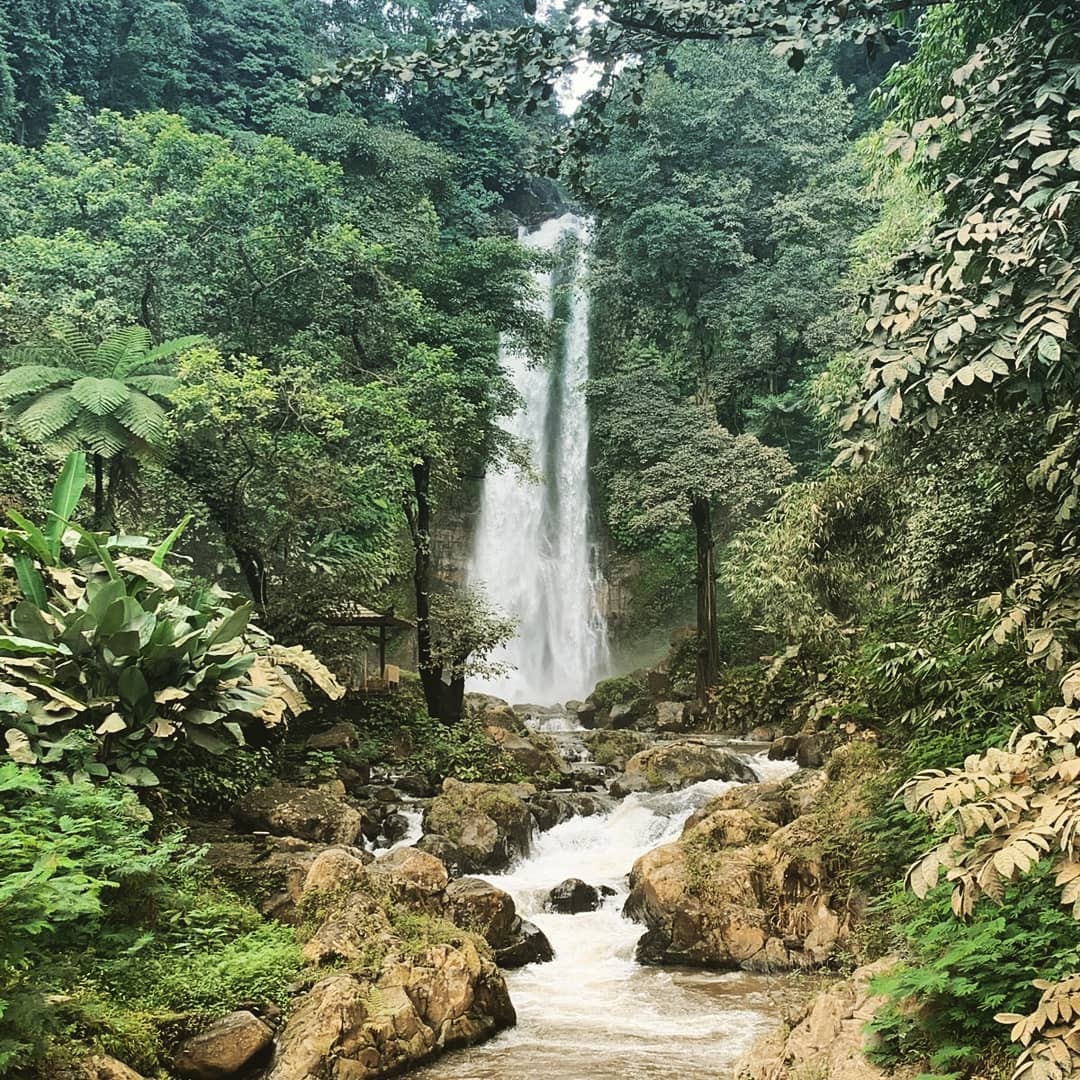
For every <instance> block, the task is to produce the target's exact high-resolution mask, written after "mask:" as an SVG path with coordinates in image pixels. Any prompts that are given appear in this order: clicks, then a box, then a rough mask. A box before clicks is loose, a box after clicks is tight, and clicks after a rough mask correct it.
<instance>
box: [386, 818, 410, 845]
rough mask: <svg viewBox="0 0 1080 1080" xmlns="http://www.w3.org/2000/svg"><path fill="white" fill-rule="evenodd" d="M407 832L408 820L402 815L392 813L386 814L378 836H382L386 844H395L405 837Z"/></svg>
mask: <svg viewBox="0 0 1080 1080" xmlns="http://www.w3.org/2000/svg"><path fill="white" fill-rule="evenodd" d="M408 832H409V819H408V818H407V817H406V816H405V815H404V814H399V813H393V814H387V815H386V817H384V818H383V820H382V828H381V830H380V831H379V835H380V836H382V837H383V838H384V839H385V840H386V841H387V843H388V844H396V843H397V842H398V841H399V840H401V839H402V838H403V837H405V836H406V835H407V834H408Z"/></svg>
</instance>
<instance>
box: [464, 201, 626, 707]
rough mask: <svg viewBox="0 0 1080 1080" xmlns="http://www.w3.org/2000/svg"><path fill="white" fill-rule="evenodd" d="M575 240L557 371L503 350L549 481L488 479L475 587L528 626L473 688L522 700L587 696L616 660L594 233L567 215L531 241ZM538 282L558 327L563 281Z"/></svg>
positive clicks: (525, 434) (548, 247)
mask: <svg viewBox="0 0 1080 1080" xmlns="http://www.w3.org/2000/svg"><path fill="white" fill-rule="evenodd" d="M569 238H572V239H576V240H578V241H579V242H580V246H579V248H578V251H577V254H576V256H575V260H574V265H573V268H572V276H571V281H570V282H569V283H568V284H569V292H570V295H569V303H568V309H569V311H568V318H567V323H566V330H565V333H564V334H563V337H562V342H561V347H560V348H558V349H557V350H556V355H555V357H554V358H553V360H552V363H551V364H550V365H538V364H534V363H533V364H531V363H530V362H529V359H528V357H526V356H525V355H523V354H522V353H521V352H519V351H517V350H515V349H512V348H510V347H508V346H506V347H504V348H503V353H502V362H503V366H504V367H505V368H506V370H507V371H508V372H509V373H510V376H511V378H512V379H513V382H514V385H515V386H516V387H517V389H518V391H519V392H520V393H521V396H522V398H523V399H524V402H525V407H524V409H523V410H522V411H520V412H519V413H518V414H517V415H516V416H515V417H514V418H513V419H512V421H511V423H510V424H509V425H508V429H509V430H510V432H511V434H513V435H515V436H516V437H517V438H519V439H521V440H522V441H523V442H524V443H525V444H526V445H527V446H528V447H529V450H530V453H531V456H532V460H533V463H534V465H535V466H536V467H537V469H538V470H539V471H540V473H541V480H540V482H539V483H533V482H530V481H529V480H528V479H526V478H523V477H521V476H519V475H517V474H516V473H515V472H513V471H511V470H504V471H503V472H499V473H496V472H491V473H489V474H488V476H487V477H486V479H485V481H484V487H483V492H482V496H481V503H480V517H479V521H478V524H477V531H476V540H475V546H474V549H473V555H472V559H471V561H470V566H469V579H470V581H473V582H476V583H483V584H484V586H485V587H486V589H487V593H488V596H489V597H490V599H491V600H492V601H493V602H494V603H495V604H496V605H497V606H498V607H500V608H502V609H504V610H505V611H507V612H508V613H510V614H511V615H513V616H515V617H516V618H517V620H518V636H517V637H516V638H515V639H514V641H512V642H511V643H510V645H509V646H508V647H507V649H506V650H505V653H504V654H503V655H502V656H499V657H497V659H499V660H504V661H506V662H507V663H508V664H511V665H513V669H514V670H512V671H511V672H509V673H508V674H507V675H505V676H503V677H502V678H499V679H492V680H488V681H486V682H485V683H483V684H479V685H477V686H475V687H473V688H474V689H479V690H483V691H486V692H487V693H492V694H498V695H499V696H500V697H504V698H508V699H510V700H511V701H516V702H526V701H531V702H541V703H547V702H552V701H555V700H561V698H560V697H559V695H564V696H569V697H578V698H581V697H584V696H585V695H586V694H587V693H588V692H589V691H590V690H591V689H592V687H593V684H594V683H595V682H596V681H597V679H599V678H601V677H602V676H603V675H604V674H605V673H606V667H607V662H608V647H607V628H606V625H605V622H604V618H603V615H602V613H601V610H600V604H599V587H600V584H601V581H600V575H599V570H598V567H597V555H596V549H595V545H594V544H593V543H592V541H591V538H590V530H589V477H588V455H589V417H588V410H587V407H586V403H585V381H586V379H587V378H588V374H589V302H588V296H587V295H586V292H585V289H584V287H583V282H582V278H583V274H584V269H585V257H586V247H587V241H588V230H587V227H586V225H585V223H584V222H583V221H581V219H580V218H577V217H575V216H574V215H572V214H566V215H564V216H563V217H560V218H556V219H553V220H551V221H547V222H545V223H544V224H543V225H542V226H541V227H540V228H539V229H538V230H537V231H536V232H533V233H530V234H528V235H527V236H524V237H523V238H522V242H523V243H524V244H526V245H528V246H529V247H533V248H537V249H538V250H541V251H547V252H552V251H556V250H557V249H558V248H559V246H560V245H561V244H562V243H563V242H564V241H565V240H567V239H569ZM537 285H538V289H539V293H540V296H541V300H542V303H543V305H544V311H545V314H546V315H547V317H548V318H549V319H550V318H552V317H553V316H554V314H555V310H556V302H555V301H556V279H555V275H554V274H552V273H542V274H538V275H537Z"/></svg>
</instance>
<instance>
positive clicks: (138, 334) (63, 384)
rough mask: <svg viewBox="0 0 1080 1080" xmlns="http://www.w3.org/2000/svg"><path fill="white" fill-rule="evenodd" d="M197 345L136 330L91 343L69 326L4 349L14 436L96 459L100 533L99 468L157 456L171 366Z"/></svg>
mask: <svg viewBox="0 0 1080 1080" xmlns="http://www.w3.org/2000/svg"><path fill="white" fill-rule="evenodd" d="M204 340H205V339H204V338H202V337H182V338H173V339H172V340H170V341H163V342H161V344H159V345H155V344H154V343H153V340H152V339H151V337H150V334H149V332H148V331H147V330H146V329H145V328H144V327H142V326H128V327H125V328H123V329H121V330H117V331H115V332H114V333H112V334H110V335H109V336H108V337H107V338H106V339H105V340H104V341H101V342H98V343H94V342H91V341H90V340H89V339H87V338H86V337H85V336H84V335H83V334H82V333H80V332H79V331H78V330H77V329H75V328H74V327H72V326H68V325H58V326H55V327H53V329H52V332H51V335H50V337H49V338H48V339H46V340H44V341H42V342H40V343H34V344H30V345H23V346H19V347H17V348H14V349H9V350H7V351H6V353H5V354H4V358H5V359H6V360H7V363H8V365H9V370H8V371H6V372H4V373H3V374H0V406H4V407H6V410H7V415H8V418H9V419H10V421H11V422H12V424H13V425H14V426H15V428H16V429H17V430H18V431H19V432H20V433H21V434H22V435H24V436H26V438H28V439H30V440H31V441H32V442H36V443H38V444H39V445H41V446H43V447H45V448H46V449H47V450H48V451H50V452H51V453H54V454H60V455H65V454H67V453H69V452H71V451H72V450H80V449H81V450H86V451H88V452H89V453H91V454H93V455H94V477H95V490H94V502H95V509H96V517H97V523H98V525H100V524H101V519H102V517H103V515H104V508H105V492H104V485H105V469H104V466H103V462H104V461H108V460H112V459H114V458H117V457H120V456H122V455H125V454H128V455H132V456H135V457H152V456H155V455H157V454H159V453H160V452H161V449H162V446H163V444H164V441H165V436H166V432H167V422H166V413H165V408H164V404H165V402H167V400H168V398H169V395H171V394H172V392H173V391H174V390H175V389H176V387H177V386H178V385H179V383H178V380H177V379H176V377H175V376H174V375H173V374H172V364H173V362H174V361H175V359H176V357H177V356H179V355H180V354H181V353H183V352H185V351H187V350H188V349H191V348H193V347H194V346H196V345H199V344H201V343H202V342H203V341H204Z"/></svg>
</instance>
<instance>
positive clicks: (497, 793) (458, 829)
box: [424, 778, 536, 873]
mask: <svg viewBox="0 0 1080 1080" xmlns="http://www.w3.org/2000/svg"><path fill="white" fill-rule="evenodd" d="M535 794H536V788H534V787H533V786H532V785H531V784H467V783H463V782H461V781H460V780H453V779H449V778H448V779H446V780H445V781H444V782H443V790H442V794H440V795H437V796H436V797H435V798H434V799H432V801H431V805H430V806H429V807H428V809H427V811H426V813H425V814H424V832H425V833H435V834H438V835H439V836H443V837H445V838H446V839H447V840H448V841H450V843H452V844H453V845H454V846H455V847H456V848H457V850H458V851H459V852H460V858H461V863H460V865H461V867H462V869H463V870H465V871H466V872H470V873H474V872H477V871H491V870H502V869H505V868H506V867H507V866H508V865H509V864H510V863H511V861H513V859H515V858H517V857H518V856H520V855H524V854H525V853H526V852H527V851H528V849H529V843H530V840H531V837H532V828H533V818H532V814H531V812H530V810H529V807H528V804H527V802H526V800H527V799H529V798H530V797H531V796H533V795H535ZM427 850H430V848H428V849H427Z"/></svg>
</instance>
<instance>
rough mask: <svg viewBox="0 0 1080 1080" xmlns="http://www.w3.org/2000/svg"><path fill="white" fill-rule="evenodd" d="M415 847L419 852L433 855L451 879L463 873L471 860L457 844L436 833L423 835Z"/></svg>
mask: <svg viewBox="0 0 1080 1080" xmlns="http://www.w3.org/2000/svg"><path fill="white" fill-rule="evenodd" d="M416 847H417V848H418V849H419V850H420V851H426V852H427V853H428V854H429V855H434V856H435V857H436V858H437V859H438V860H439V861H440V862H441V863H442V864H443V865H444V866H445V867H446V869H447V872H448V873H449V874H450V875H451V876H453V877H458V876H459V875H461V874H463V873H465V867H466V866H469V865H471V860H470V859H469V858H468V856H466V855H465V853H464V852H463V851H462V850H461V848H459V847H458V846H457V844H455V843H454V842H453V841H452V840H449V839H447V838H446V837H445V836H440V835H439V834H438V833H424V835H423V836H422V837H420V839H419V840H417V842H416Z"/></svg>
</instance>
